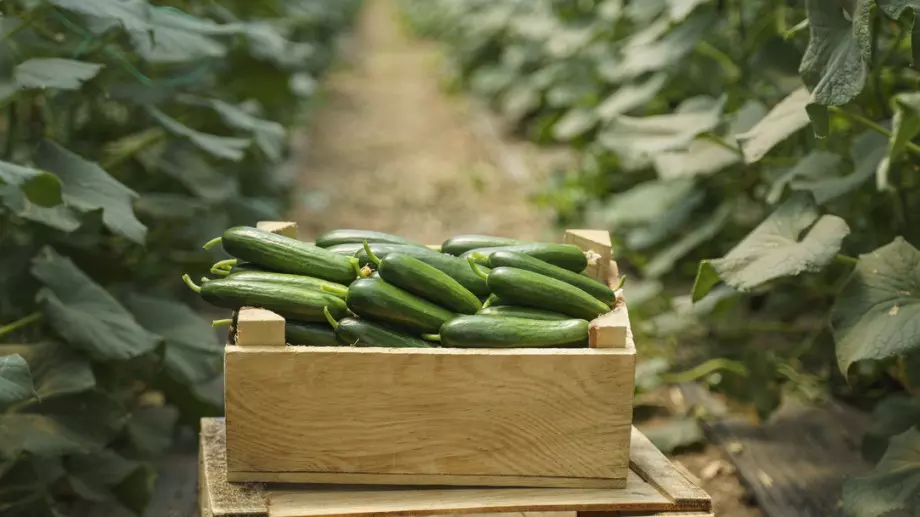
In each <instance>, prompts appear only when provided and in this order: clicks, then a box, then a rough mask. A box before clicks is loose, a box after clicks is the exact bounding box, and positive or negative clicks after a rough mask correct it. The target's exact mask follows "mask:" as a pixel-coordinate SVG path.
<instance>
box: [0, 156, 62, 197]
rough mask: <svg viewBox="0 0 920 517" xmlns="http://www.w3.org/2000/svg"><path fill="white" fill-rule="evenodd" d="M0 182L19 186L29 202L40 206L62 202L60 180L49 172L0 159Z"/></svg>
mask: <svg viewBox="0 0 920 517" xmlns="http://www.w3.org/2000/svg"><path fill="white" fill-rule="evenodd" d="M0 182H2V183H6V184H7V185H15V186H16V187H19V190H22V192H23V194H25V195H26V198H27V199H28V200H29V201H30V202H31V203H35V204H36V205H38V206H40V207H52V206H56V205H59V204H61V203H62V202H63V199H62V198H61V180H60V179H58V177H57V176H55V175H54V174H51V173H49V172H45V171H42V170H38V169H32V168H29V167H22V166H19V165H16V164H14V163H9V162H3V161H0Z"/></svg>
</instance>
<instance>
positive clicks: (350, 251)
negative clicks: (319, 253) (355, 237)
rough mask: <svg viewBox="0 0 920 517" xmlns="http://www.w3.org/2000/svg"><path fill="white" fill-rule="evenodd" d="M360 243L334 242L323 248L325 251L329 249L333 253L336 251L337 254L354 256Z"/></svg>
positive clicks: (359, 247)
mask: <svg viewBox="0 0 920 517" xmlns="http://www.w3.org/2000/svg"><path fill="white" fill-rule="evenodd" d="M361 246H362V244H361V243H360V242H358V243H354V242H346V243H344V244H336V245H334V246H329V247H328V248H325V249H326V251H331V252H333V253H338V254H339V255H348V256H349V257H353V256H355V253H357V252H358V251H360V250H361Z"/></svg>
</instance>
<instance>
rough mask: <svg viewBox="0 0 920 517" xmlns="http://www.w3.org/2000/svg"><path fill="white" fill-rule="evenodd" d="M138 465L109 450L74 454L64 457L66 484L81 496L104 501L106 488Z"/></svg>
mask: <svg viewBox="0 0 920 517" xmlns="http://www.w3.org/2000/svg"><path fill="white" fill-rule="evenodd" d="M138 467H139V464H138V463H137V462H136V461H132V460H129V459H127V458H123V457H122V456H120V455H118V454H117V453H116V452H114V451H112V450H108V449H107V450H101V451H98V452H94V453H90V454H75V455H73V456H70V457H68V458H67V461H66V463H65V469H66V470H67V479H68V481H70V486H71V487H72V488H73V489H74V491H75V492H76V493H77V494H78V495H79V496H80V497H82V498H84V499H89V500H90V501H104V500H106V499H108V498H110V497H111V494H110V493H109V491H110V490H111V488H112V487H114V486H115V485H118V484H119V483H121V482H122V481H124V479H125V478H127V477H128V475H130V474H131V473H132V472H134V470H135V469H137V468H138Z"/></svg>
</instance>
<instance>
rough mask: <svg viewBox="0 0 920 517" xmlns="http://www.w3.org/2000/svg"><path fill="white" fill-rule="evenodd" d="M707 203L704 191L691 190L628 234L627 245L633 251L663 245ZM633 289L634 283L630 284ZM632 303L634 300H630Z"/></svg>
mask: <svg viewBox="0 0 920 517" xmlns="http://www.w3.org/2000/svg"><path fill="white" fill-rule="evenodd" d="M705 201H706V194H705V193H704V192H703V191H702V190H691V191H689V192H687V194H686V195H685V196H684V197H682V198H680V199H678V200H676V201H674V202H673V204H672V205H671V206H670V207H668V208H667V209H666V210H665V211H664V212H662V213H661V215H659V216H657V217H654V218H652V219H651V220H649V221H645V223H646V224H644V225H642V226H639V227H637V228H635V229H632V230H630V231H629V233H627V234H626V245H627V247H629V249H631V250H635V251H642V250H646V249H648V248H651V247H652V246H657V245H658V244H661V243H662V242H663V241H664V240H665V239H668V238H669V237H671V236H672V235H676V234H678V233H680V231H681V230H682V229H683V228H684V226H685V225H686V224H687V220H688V219H690V218H692V217H693V212H694V211H695V210H696V209H697V208H699V207H700V206H701V205H702V204H703V202H705ZM630 286H631V287H632V282H630ZM630 301H632V299H630Z"/></svg>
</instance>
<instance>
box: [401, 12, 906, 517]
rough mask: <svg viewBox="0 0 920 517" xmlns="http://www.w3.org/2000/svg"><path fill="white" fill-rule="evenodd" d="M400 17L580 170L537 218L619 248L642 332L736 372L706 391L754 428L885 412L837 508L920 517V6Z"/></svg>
mask: <svg viewBox="0 0 920 517" xmlns="http://www.w3.org/2000/svg"><path fill="white" fill-rule="evenodd" d="M403 4H404V6H405V9H404V11H405V13H406V18H407V20H408V21H409V23H410V25H412V26H414V27H416V28H418V29H419V30H420V31H422V32H423V33H425V34H431V35H436V36H437V37H439V38H441V39H442V41H444V42H445V47H446V48H447V51H448V53H449V56H450V58H451V68H452V70H453V71H454V82H455V85H457V86H461V87H464V88H466V89H468V90H469V91H471V92H472V93H473V94H474V95H477V96H480V97H482V98H483V99H485V100H486V101H487V102H488V103H489V104H490V105H491V106H492V107H493V108H494V109H495V110H496V112H497V113H498V114H499V115H500V116H502V117H503V118H504V119H505V120H506V121H507V122H508V124H509V125H510V126H511V127H513V128H515V130H516V131H518V132H519V133H521V134H523V135H527V136H529V137H531V138H533V139H535V140H537V141H539V142H544V143H548V144H549V143H552V144H554V145H568V146H572V147H574V148H576V149H578V150H579V152H578V161H577V163H575V164H574V165H573V166H572V167H570V168H569V170H564V171H560V172H559V173H558V174H556V175H554V176H553V178H551V181H550V182H549V184H547V185H546V186H545V189H544V192H543V193H542V195H541V200H542V201H543V202H544V203H546V204H548V205H550V206H552V207H553V208H555V209H556V212H557V213H558V214H559V221H560V222H561V223H563V224H566V225H571V224H588V225H590V226H592V227H594V226H597V227H607V228H610V229H611V230H612V231H613V233H614V234H615V238H616V240H617V242H616V249H617V252H618V260H619V262H620V264H621V266H622V267H624V268H629V269H630V270H633V271H631V273H633V272H635V273H638V274H639V275H640V276H641V279H642V281H641V282H640V281H639V280H637V278H638V277H636V276H635V275H633V274H631V276H632V277H633V279H634V280H635V281H631V286H630V289H629V290H628V291H629V292H627V298H628V299H629V300H630V303H631V307H632V308H633V309H634V314H636V315H637V316H638V317H637V321H638V322H639V324H640V325H639V326H641V329H640V330H641V331H642V332H644V333H645V334H646V335H647V336H650V337H655V338H659V341H661V342H665V343H668V342H670V343H676V342H677V341H679V342H680V344H681V345H682V346H681V357H680V358H678V361H695V360H697V359H700V360H702V359H707V358H710V357H716V358H717V359H718V361H719V364H724V365H732V367H731V368H720V371H719V372H718V374H717V375H714V376H713V375H708V376H707V378H708V379H709V381H710V384H711V386H712V387H713V388H714V389H718V390H721V391H723V392H725V393H726V394H728V395H730V396H733V397H735V398H738V399H740V400H742V401H744V402H747V403H749V404H750V405H752V406H754V407H755V408H756V409H757V410H758V412H759V413H760V414H761V415H763V416H766V415H767V414H769V413H770V412H771V411H773V410H774V409H775V408H776V407H777V406H778V404H779V403H780V400H781V397H782V395H783V394H787V395H788V394H796V395H799V396H805V397H807V398H809V399H812V400H820V399H823V398H826V397H829V396H835V397H841V398H845V399H847V400H849V401H850V402H851V403H854V404H858V405H862V406H864V407H867V408H868V407H873V408H874V409H873V410H874V412H875V419H874V422H875V424H874V425H873V427H872V429H871V431H870V434H869V436H867V437H866V440H865V444H864V449H865V453H866V455H867V457H868V458H870V459H872V460H873V461H877V468H876V470H875V471H873V472H871V473H869V474H866V475H864V476H861V477H855V478H852V479H850V480H848V481H847V482H846V485H845V487H844V493H843V495H842V497H843V508H844V510H845V512H846V513H847V515H852V516H859V517H868V516H876V515H881V514H884V513H886V512H891V511H896V510H909V509H916V508H918V507H920V491H918V490H916V487H917V486H918V484H920V276H918V275H920V267H918V266H920V251H918V249H917V247H918V246H920V226H918V224H917V218H918V214H920V175H918V171H920V143H918V142H917V137H918V135H920V94H918V93H917V91H916V90H917V86H918V84H920V71H918V68H920V39H918V38H917V37H916V34H917V30H918V21H917V19H916V18H917V17H918V16H920V5H918V4H917V3H916V2H907V1H899V0H849V1H841V0H798V1H791V0H784V1H780V2H776V1H767V0H718V1H717V0H587V1H578V2H571V1H563V0H503V1H494V0H469V1H467V2H451V1H449V0H435V1H430V0H404V2H403ZM643 315H644V316H645V318H644V320H643ZM707 364H708V363H707ZM706 370H707V371H708V370H711V369H708V368H707V369H706Z"/></svg>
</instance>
